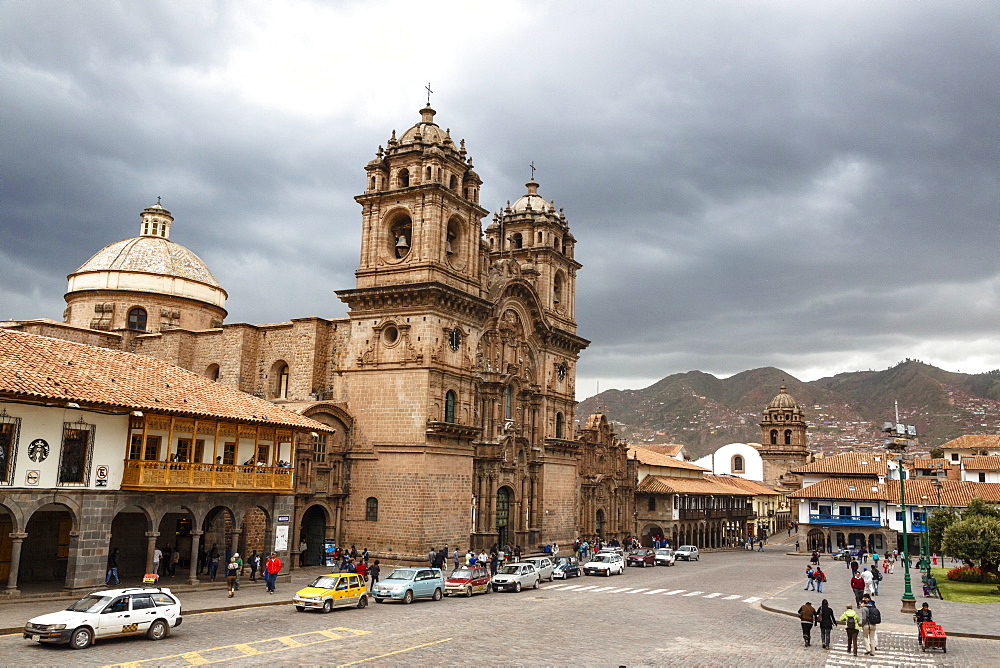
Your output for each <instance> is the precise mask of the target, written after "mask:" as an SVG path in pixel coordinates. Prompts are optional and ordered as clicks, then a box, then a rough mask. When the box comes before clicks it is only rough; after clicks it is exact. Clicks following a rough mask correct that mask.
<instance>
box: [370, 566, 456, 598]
mask: <svg viewBox="0 0 1000 668" xmlns="http://www.w3.org/2000/svg"><path fill="white" fill-rule="evenodd" d="M372 596H373V597H374V598H375V602H376V603H381V602H382V601H384V600H386V599H390V600H395V601H402V602H403V603H412V602H413V599H415V598H432V599H434V600H435V601H440V600H441V598H442V597H443V596H444V576H443V575H442V574H441V569H440V568H397V569H396V570H394V571H393V572H392V573H389V577H387V578H386V579H384V580H379V583H378V584H377V585H375V588H374V589H372Z"/></svg>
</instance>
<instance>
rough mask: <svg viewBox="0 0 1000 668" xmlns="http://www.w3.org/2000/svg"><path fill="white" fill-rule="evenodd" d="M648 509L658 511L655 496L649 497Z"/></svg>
mask: <svg viewBox="0 0 1000 668" xmlns="http://www.w3.org/2000/svg"><path fill="white" fill-rule="evenodd" d="M646 508H648V509H649V510H656V497H655V496H651V497H649V502H648V503H647V504H646Z"/></svg>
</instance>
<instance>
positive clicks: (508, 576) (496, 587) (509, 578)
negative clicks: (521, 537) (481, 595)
mask: <svg viewBox="0 0 1000 668" xmlns="http://www.w3.org/2000/svg"><path fill="white" fill-rule="evenodd" d="M539 579H540V578H539V577H538V571H536V570H535V567H534V565H533V564H527V563H518V564H507V565H506V566H504V567H502V568H501V569H500V570H499V572H497V574H496V575H494V576H493V591H521V590H522V589H524V588H525V587H534V588H535V589H538V580H539Z"/></svg>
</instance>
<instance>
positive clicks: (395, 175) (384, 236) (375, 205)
mask: <svg viewBox="0 0 1000 668" xmlns="http://www.w3.org/2000/svg"><path fill="white" fill-rule="evenodd" d="M435 114H436V112H435V111H434V109H432V108H431V106H430V104H428V105H427V106H426V107H424V108H423V109H421V110H420V121H419V122H418V123H417V124H416V125H414V126H413V127H411V128H410V129H409V130H407V131H406V132H404V133H403V134H402V135H401V136H400V137H399V138H397V137H396V131H395V130H393V131H392V136H391V137H390V138H389V141H388V142H387V144H386V146H385V148H383V147H382V146H379V148H378V152H377V153H376V154H375V158H374V159H373V160H371V161H370V162H369V163H368V165H367V167H365V171H366V172H367V187H366V189H365V193H364V194H363V195H358V196H357V197H355V199H356V200H357V202H358V203H359V204H361V207H362V214H361V216H362V236H361V261H360V263H359V267H358V270H357V272H356V273H355V276H356V278H357V287H358V289H363V288H374V287H384V286H388V285H400V284H416V283H426V282H438V283H442V284H444V285H447V286H450V287H453V288H456V289H459V290H462V291H465V292H469V293H473V294H475V295H476V296H478V295H479V294H480V290H481V278H482V266H481V263H482V256H481V236H482V227H481V225H482V223H481V221H482V218H483V217H484V216H485V215H486V214H487V211H486V209H483V208H482V207H481V206H479V189H480V186H481V185H482V180H480V178H479V175H478V174H476V172H475V171H473V169H472V159H471V158H469V157H468V155H467V153H466V150H465V140H464V139H463V140H462V141H461V142H460V143H459V144H458V145H456V144H455V142H454V141H453V140H452V138H451V131H450V130H442V129H441V128H440V127H439V126H438V125H437V123H435V122H434V116H435Z"/></svg>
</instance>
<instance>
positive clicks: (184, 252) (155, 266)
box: [67, 202, 227, 309]
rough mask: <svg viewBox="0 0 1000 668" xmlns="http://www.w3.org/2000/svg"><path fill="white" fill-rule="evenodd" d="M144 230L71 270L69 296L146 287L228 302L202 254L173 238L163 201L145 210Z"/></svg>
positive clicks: (215, 302) (207, 301) (215, 304)
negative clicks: (197, 253)
mask: <svg viewBox="0 0 1000 668" xmlns="http://www.w3.org/2000/svg"><path fill="white" fill-rule="evenodd" d="M140 220H141V222H140V226H139V236H137V237H132V238H130V239H122V240H121V241H116V242H114V243H112V244H108V245H107V246H105V247H104V248H102V249H101V250H99V251H97V253H95V254H94V255H93V257H91V258H90V259H89V260H87V261H86V262H84V263H83V265H81V266H80V268H79V269H77V270H76V271H74V272H73V273H72V274H70V275H69V276H68V279H69V286H68V290H67V296H69V295H72V294H74V293H80V292H87V291H95V290H99V291H107V290H112V291H118V292H142V293H147V294H153V295H161V296H164V297H178V298H182V299H187V300H194V301H196V302H201V303H203V304H209V305H211V306H213V307H218V308H220V309H221V308H225V304H226V297H227V294H226V291H225V290H223V289H222V286H221V285H219V282H218V281H217V280H216V278H215V276H213V275H212V272H211V271H209V269H208V267H207V266H206V265H205V263H204V262H203V261H202V260H201V258H200V257H198V256H197V255H195V254H194V253H192V252H191V251H190V250H188V249H187V248H185V247H184V246H181V245H180V244H177V243H174V242H173V241H170V225H171V224H172V223H173V220H174V219H173V217H172V216H171V215H170V212H169V211H167V210H166V209H164V208H163V206H161V205H160V203H159V202H157V203H156V204H154V205H153V206H150V207H147V208H146V209H145V210H144V211H143V212H142V214H141V215H140Z"/></svg>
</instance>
